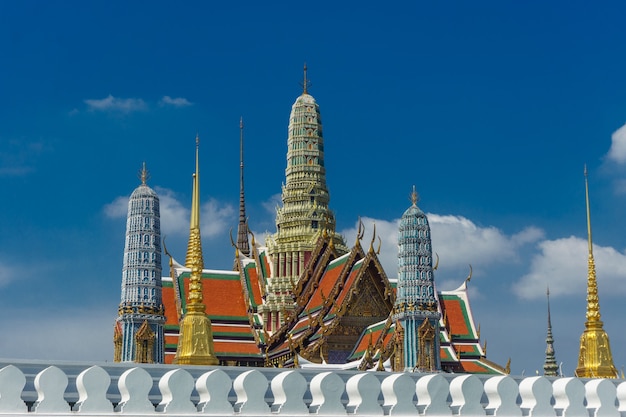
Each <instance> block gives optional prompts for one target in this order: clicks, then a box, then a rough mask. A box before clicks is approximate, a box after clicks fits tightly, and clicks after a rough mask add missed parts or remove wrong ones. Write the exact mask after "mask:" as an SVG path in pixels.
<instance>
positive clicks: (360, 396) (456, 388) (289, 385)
mask: <svg viewBox="0 0 626 417" xmlns="http://www.w3.org/2000/svg"><path fill="white" fill-rule="evenodd" d="M625 411H626V382H623V381H615V380H609V379H580V378H546V377H543V376H535V377H529V378H515V377H511V376H495V377H488V378H487V377H479V376H476V375H467V374H464V375H456V374H445V373H437V374H421V373H389V372H375V373H372V372H358V371H327V372H319V371H310V370H305V369H292V370H283V369H263V368H260V369H249V368H241V367H220V368H216V367H209V366H200V367H199V366H192V367H174V366H168V365H143V366H141V367H138V366H134V365H133V364H115V365H111V364H106V363H99V364H96V365H94V364H89V363H69V362H65V363H63V364H51V363H46V362H39V361H22V362H20V361H14V362H12V363H7V362H4V363H0V415H13V416H19V415H28V414H38V415H42V414H43V415H55V416H70V415H98V416H113V415H120V414H124V415H128V416H145V415H147V414H165V415H178V416H181V415H185V416H189V415H199V414H210V415H216V416H234V415H268V416H269V415H275V414H279V415H286V416H307V415H311V414H316V415H321V416H341V415H364V416H382V415H397V416H416V415H421V416H486V415H495V416H541V417H544V416H567V415H571V416H588V415H591V416H601V415H605V416H619V415H620V413H621V414H622V415H623V413H624V412H625Z"/></svg>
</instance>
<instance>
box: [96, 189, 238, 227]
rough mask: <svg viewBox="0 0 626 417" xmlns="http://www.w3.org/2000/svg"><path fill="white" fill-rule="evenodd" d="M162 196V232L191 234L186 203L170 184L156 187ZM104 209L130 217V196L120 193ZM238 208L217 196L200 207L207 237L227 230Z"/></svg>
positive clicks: (109, 213) (114, 214)
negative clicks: (181, 200) (166, 186)
mask: <svg viewBox="0 0 626 417" xmlns="http://www.w3.org/2000/svg"><path fill="white" fill-rule="evenodd" d="M155 191H156V192H157V194H158V196H159V206H160V212H161V234H162V235H164V236H187V235H188V234H189V219H190V216H191V211H190V209H189V208H187V207H185V205H183V204H182V203H181V202H180V201H179V199H178V196H177V194H176V193H175V192H174V191H172V190H169V189H167V188H162V187H155ZM104 213H105V215H106V216H107V217H110V218H121V217H126V215H127V213H128V197H125V196H120V197H117V198H116V199H115V200H113V202H111V203H109V204H107V205H105V206H104ZM234 214H235V209H234V208H233V206H231V205H229V204H225V203H222V202H220V201H218V200H216V199H214V198H211V199H209V200H208V201H207V202H206V203H203V204H202V205H201V207H200V222H201V224H200V228H201V232H202V237H203V238H211V237H213V236H216V235H218V234H220V233H222V232H224V231H225V230H226V229H227V228H228V225H230V224H232V223H233V218H234Z"/></svg>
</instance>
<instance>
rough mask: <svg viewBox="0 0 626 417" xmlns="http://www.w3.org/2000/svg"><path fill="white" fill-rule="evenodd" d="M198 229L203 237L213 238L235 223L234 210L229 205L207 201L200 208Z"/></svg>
mask: <svg viewBox="0 0 626 417" xmlns="http://www.w3.org/2000/svg"><path fill="white" fill-rule="evenodd" d="M200 211H201V214H200V223H201V224H200V228H201V229H202V236H203V237H209V238H210V237H213V236H217V235H219V234H220V233H222V232H224V231H226V229H228V228H229V227H230V225H232V224H233V223H235V222H236V220H237V218H236V217H235V209H234V208H233V206H231V205H230V204H225V203H222V202H219V201H217V200H216V199H214V198H211V199H209V201H207V202H206V203H204V204H202V207H201V208H200Z"/></svg>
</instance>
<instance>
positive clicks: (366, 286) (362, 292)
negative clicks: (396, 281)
mask: <svg viewBox="0 0 626 417" xmlns="http://www.w3.org/2000/svg"><path fill="white" fill-rule="evenodd" d="M364 263H365V265H363V267H362V268H361V270H360V271H359V273H358V275H357V277H356V279H354V280H352V281H351V282H350V280H348V281H349V282H348V285H349V287H347V288H344V291H347V294H348V296H347V297H346V298H344V300H343V303H342V304H343V305H342V306H340V310H343V311H344V313H343V315H342V316H341V317H340V319H339V323H338V324H337V325H336V326H335V327H334V328H333V329H332V334H330V335H329V336H328V339H327V345H328V348H327V351H328V359H329V362H331V363H343V362H345V361H346V360H347V358H348V357H349V356H350V353H351V352H352V351H353V349H354V347H355V345H356V343H357V341H358V340H359V336H360V335H361V333H362V332H363V329H364V328H366V327H367V326H369V325H371V324H373V323H377V322H380V321H384V320H386V319H387V318H388V317H389V314H390V312H391V309H392V308H393V297H390V296H389V282H388V280H387V278H386V276H384V275H381V274H380V272H379V271H378V269H377V268H376V266H375V265H374V263H373V262H372V257H371V256H367V257H366V259H364Z"/></svg>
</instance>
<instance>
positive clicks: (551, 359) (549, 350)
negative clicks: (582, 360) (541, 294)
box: [543, 287, 559, 376]
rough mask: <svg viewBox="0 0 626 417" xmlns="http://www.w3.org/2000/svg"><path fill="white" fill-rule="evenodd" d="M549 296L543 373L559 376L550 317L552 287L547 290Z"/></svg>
mask: <svg viewBox="0 0 626 417" xmlns="http://www.w3.org/2000/svg"><path fill="white" fill-rule="evenodd" d="M546 296H547V297H548V334H547V336H546V361H545V362H544V364H543V374H544V375H545V376H558V374H557V370H558V369H559V366H558V365H557V363H556V357H555V354H554V338H553V337H552V320H551V319H550V287H548V289H547V290H546Z"/></svg>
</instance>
